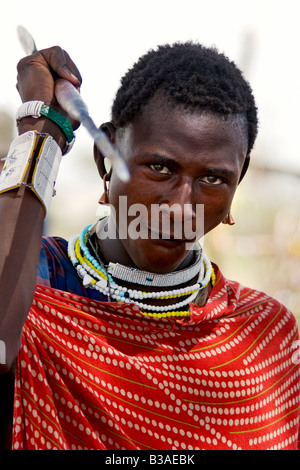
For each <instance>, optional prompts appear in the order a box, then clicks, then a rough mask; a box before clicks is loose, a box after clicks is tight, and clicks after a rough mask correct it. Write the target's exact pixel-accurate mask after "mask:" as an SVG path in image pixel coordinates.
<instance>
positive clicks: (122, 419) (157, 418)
mask: <svg viewBox="0 0 300 470" xmlns="http://www.w3.org/2000/svg"><path fill="white" fill-rule="evenodd" d="M216 274H217V282H216V285H215V287H214V288H213V290H212V292H211V294H210V296H209V299H208V302H207V303H206V305H205V306H204V307H201V308H200V307H197V306H196V305H194V304H191V306H190V309H191V317H190V318H189V319H187V320H181V321H177V322H175V321H174V319H155V318H150V317H146V316H144V315H142V314H140V313H139V308H138V307H137V306H135V305H134V304H123V303H122V304H121V303H103V302H96V301H93V300H88V299H85V298H83V297H79V296H76V295H73V294H70V293H66V292H61V291H57V290H55V289H51V288H45V287H42V286H38V287H37V289H36V294H35V298H34V302H33V305H32V308H31V310H30V313H29V315H28V318H27V320H26V323H25V325H24V329H23V334H22V346H21V351H20V354H19V356H18V361H17V372H16V385H15V406H14V427H13V449H14V450H16V449H114V450H116V449H120V450H123V449H124V450H125V449H126V450H130V449H134V450H138V449H146V450H153V449H159V450H162V449H168V450H170V449H174V450H175V449H176V450H181V451H183V450H189V449H190V450H197V449H228V450H230V449H253V450H254V449H297V448H298V445H299V416H300V408H299V406H300V404H299V399H300V376H299V373H300V365H299V354H297V351H296V350H295V347H297V345H298V342H297V340H298V328H297V323H296V321H295V319H294V317H293V315H292V314H291V313H290V312H289V311H288V310H287V309H286V308H285V307H284V306H282V305H281V304H280V303H278V302H277V301H276V300H274V299H272V298H270V297H269V296H268V295H266V294H263V293H261V292H258V291H255V290H253V289H249V288H246V287H243V286H241V285H240V284H238V283H236V282H233V281H228V280H226V279H225V278H224V277H223V276H222V274H221V273H220V271H219V270H218V268H216ZM298 348H299V346H298Z"/></svg>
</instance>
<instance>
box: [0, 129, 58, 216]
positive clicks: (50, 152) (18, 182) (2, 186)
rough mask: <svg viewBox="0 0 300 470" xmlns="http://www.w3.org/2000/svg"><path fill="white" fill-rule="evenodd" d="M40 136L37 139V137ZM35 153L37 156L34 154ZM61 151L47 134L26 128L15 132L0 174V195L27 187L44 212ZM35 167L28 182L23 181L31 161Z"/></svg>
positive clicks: (52, 187) (49, 198) (51, 192)
mask: <svg viewBox="0 0 300 470" xmlns="http://www.w3.org/2000/svg"><path fill="white" fill-rule="evenodd" d="M39 137H41V139H40V138H39ZM36 153H37V155H35V154H36ZM61 158H62V152H61V149H60V147H59V145H58V144H57V143H56V142H55V140H54V139H53V137H51V136H49V134H40V133H39V132H37V131H29V132H26V133H24V134H21V135H19V136H18V137H17V138H16V139H15V140H13V142H12V143H11V145H10V148H9V151H8V154H7V157H5V158H4V160H5V164H4V167H3V169H2V172H1V174H0V194H2V193H4V192H7V191H10V190H12V189H16V188H19V187H20V186H26V187H29V188H30V189H31V190H32V191H33V192H34V193H35V195H36V196H37V197H38V198H39V200H40V201H41V203H42V204H43V206H44V209H45V212H46V214H47V212H48V210H49V206H50V202H51V199H52V197H53V196H54V194H55V190H54V186H55V180H56V177H57V174H58V169H59V165H60V162H61ZM33 159H34V160H35V167H34V170H33V173H32V178H31V181H26V178H27V170H28V167H29V164H30V162H31V161H32V160H33Z"/></svg>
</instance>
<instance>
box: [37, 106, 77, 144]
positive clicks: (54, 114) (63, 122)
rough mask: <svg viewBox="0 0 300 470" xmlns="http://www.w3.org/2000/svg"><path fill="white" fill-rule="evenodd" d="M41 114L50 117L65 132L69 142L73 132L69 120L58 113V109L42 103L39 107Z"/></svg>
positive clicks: (72, 137)
mask: <svg viewBox="0 0 300 470" xmlns="http://www.w3.org/2000/svg"><path fill="white" fill-rule="evenodd" d="M40 113H41V115H43V116H45V117H47V118H49V119H51V121H53V122H55V123H56V124H57V125H58V126H59V127H60V128H61V130H62V131H63V133H64V134H65V136H66V138H67V141H68V142H69V143H70V142H72V140H73V139H74V133H73V128H72V126H71V123H70V121H69V120H68V119H67V118H66V117H65V116H63V115H62V114H60V113H59V112H58V111H56V110H55V109H53V108H50V106H48V105H46V104H43V106H42V107H41V111H40Z"/></svg>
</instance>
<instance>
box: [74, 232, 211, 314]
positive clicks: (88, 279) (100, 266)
mask: <svg viewBox="0 0 300 470" xmlns="http://www.w3.org/2000/svg"><path fill="white" fill-rule="evenodd" d="M91 227H92V225H88V226H87V227H85V228H84V229H83V230H82V232H81V233H80V234H79V235H75V236H73V237H72V238H71V239H70V241H69V244H68V256H69V258H70V260H71V262H72V264H73V266H74V268H75V269H76V271H77V273H78V275H79V277H80V278H81V279H82V280H83V285H84V286H85V287H91V288H93V289H96V290H98V291H99V292H101V293H102V294H104V295H106V296H107V297H108V298H109V299H110V300H113V301H117V302H125V303H134V304H136V305H138V306H139V307H140V312H141V313H142V314H144V315H148V316H152V317H157V318H164V317H183V316H189V315H190V311H189V309H188V310H185V309H184V308H186V306H188V305H189V303H191V302H193V301H194V300H195V299H196V297H197V296H198V294H199V291H200V290H201V289H204V288H205V287H206V286H207V285H208V284H209V282H211V283H212V285H214V283H215V273H214V270H213V267H212V265H211V263H210V261H209V259H208V257H207V256H206V254H205V253H204V252H203V250H199V252H198V253H197V256H196V261H195V262H194V264H193V265H192V266H191V267H190V268H188V269H184V270H182V271H176V272H175V273H171V274H169V275H161V274H159V275H158V274H154V273H148V272H144V271H140V270H138V269H135V268H128V267H127V266H122V265H119V264H115V263H108V265H107V266H105V264H104V262H103V261H102V260H101V259H100V257H99V255H98V254H97V252H96V250H95V248H94V247H93V245H92V243H91V241H90V229H91ZM88 245H89V246H90V248H89V246H88ZM91 251H94V254H95V256H93V255H92V254H91ZM196 274H198V277H197V281H196V282H195V283H194V284H193V285H188V286H186V287H183V288H182V287H181V288H175V289H170V288H169V289H168V290H163V291H157V292H146V291H142V290H137V289H129V288H127V287H125V286H122V285H120V283H117V282H116V280H115V279H121V280H123V281H124V280H126V282H129V283H135V284H140V285H153V286H163V287H168V285H166V283H164V282H163V279H165V280H166V282H168V281H169V282H170V280H171V282H170V283H169V287H170V285H171V286H172V287H173V285H175V284H176V283H177V285H179V284H182V283H183V282H187V281H191V280H192V279H194V278H195V275H196ZM126 275H127V276H126ZM172 276H173V277H172ZM126 277H127V278H126ZM151 282H153V283H152V284H151ZM183 297H184V299H183V300H180V299H181V298H183ZM177 298H178V299H179V301H178V302H177V303H168V304H167V305H163V306H162V305H150V304H147V303H145V302H143V300H147V299H156V300H160V299H164V300H168V299H177Z"/></svg>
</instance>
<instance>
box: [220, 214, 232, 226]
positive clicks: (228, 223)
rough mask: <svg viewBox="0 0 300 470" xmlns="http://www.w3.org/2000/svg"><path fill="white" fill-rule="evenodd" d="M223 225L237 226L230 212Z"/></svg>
mask: <svg viewBox="0 0 300 470" xmlns="http://www.w3.org/2000/svg"><path fill="white" fill-rule="evenodd" d="M222 224H225V225H234V224H235V221H234V218H233V217H232V215H231V212H230V211H229V212H228V214H227V215H226V217H225V219H224V220H223V221H222Z"/></svg>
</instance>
